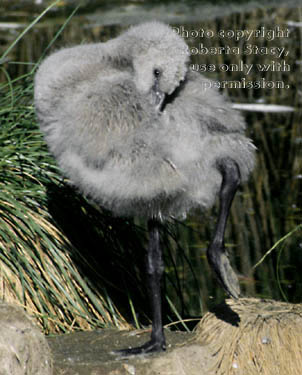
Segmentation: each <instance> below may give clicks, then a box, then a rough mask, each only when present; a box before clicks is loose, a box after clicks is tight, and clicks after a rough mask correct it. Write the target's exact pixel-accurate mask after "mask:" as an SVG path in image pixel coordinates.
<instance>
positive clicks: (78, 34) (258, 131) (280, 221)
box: [0, 1, 302, 316]
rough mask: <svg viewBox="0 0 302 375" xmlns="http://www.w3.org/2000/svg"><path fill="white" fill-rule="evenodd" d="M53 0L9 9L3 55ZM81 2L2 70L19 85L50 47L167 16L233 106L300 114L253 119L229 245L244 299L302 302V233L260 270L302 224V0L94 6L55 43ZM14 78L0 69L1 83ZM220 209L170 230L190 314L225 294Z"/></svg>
mask: <svg viewBox="0 0 302 375" xmlns="http://www.w3.org/2000/svg"><path fill="white" fill-rule="evenodd" d="M49 3H50V2H48V1H35V2H34V1H31V2H30V1H9V2H8V1H3V2H2V4H1V5H0V40H1V45H0V54H2V52H3V51H5V50H6V48H7V47H8V46H9V45H11V43H12V42H13V41H14V40H15V38H16V37H17V36H18V35H19V33H20V32H21V30H23V29H24V27H25V26H26V25H28V24H29V23H30V22H32V21H33V20H34V18H35V17H36V16H37V15H38V14H39V13H40V12H41V9H45V7H46V5H48V4H49ZM78 3H79V2H77V1H65V2H64V1H61V2H59V3H58V5H57V6H56V7H55V8H53V9H52V10H51V11H49V13H48V14H47V16H46V17H44V18H43V19H42V20H41V21H40V22H39V23H38V24H37V25H36V26H35V27H33V28H32V29H31V30H30V31H29V32H28V33H27V34H26V35H25V36H24V37H23V38H22V40H21V41H20V42H19V43H18V44H17V45H16V47H15V48H13V49H12V50H11V52H10V53H9V54H8V55H7V56H6V58H5V62H4V65H3V66H4V67H5V69H6V70H7V72H8V74H9V75H10V77H11V79H12V78H14V77H16V76H18V75H20V74H24V73H26V72H28V71H29V69H31V67H32V66H33V64H34V63H36V62H37V61H38V60H39V59H40V57H41V56H42V54H43V52H44V51H45V49H46V48H47V47H48V52H50V51H52V50H55V49H57V48H59V47H61V46H65V45H74V44H78V43H83V42H90V41H92V42H96V41H106V40H108V39H109V38H112V37H114V36H116V35H117V34H118V33H120V32H121V31H122V30H124V29H125V28H126V27H127V26H128V25H129V24H132V23H137V22H140V21H144V20H149V19H159V20H162V21H165V22H169V23H171V24H172V25H173V26H174V27H176V28H178V29H179V32H182V33H183V36H184V37H186V40H187V42H188V45H189V46H190V50H191V54H192V64H194V69H195V70H199V71H201V72H203V73H204V74H206V75H207V76H208V77H209V78H211V79H213V80H214V82H215V84H216V85H218V86H219V87H220V88H221V90H222V91H224V92H226V93H227V94H228V95H229V96H230V97H231V98H232V100H233V101H234V102H236V103H239V104H240V103H253V104H264V105H265V104H277V105H286V106H289V107H291V108H292V109H293V111H292V112H276V113H270V112H265V111H260V112H256V111H251V112H245V116H246V120H247V132H248V134H249V136H250V137H251V138H252V139H253V140H254V142H255V144H256V146H257V148H258V152H257V167H256V169H255V171H254V173H253V175H252V176H251V178H250V181H249V183H248V184H246V185H244V186H243V187H242V188H241V189H240V191H239V192H238V194H237V196H236V198H235V200H234V203H233V206H232V210H231V215H230V220H229V223H228V227H227V233H226V246H227V248H228V250H229V252H230V257H231V259H232V262H233V264H234V266H235V268H236V269H237V271H238V273H239V278H240V282H241V287H242V291H243V293H244V294H246V295H248V296H258V297H264V298H275V299H283V300H288V301H290V302H301V296H302V274H301V271H300V270H301V268H302V237H301V229H300V230H299V231H296V232H295V233H293V234H292V235H291V236H290V237H289V238H287V239H286V240H285V241H283V242H282V243H280V244H279V245H278V246H277V247H276V248H275V249H274V250H273V251H272V252H271V253H270V254H269V255H268V256H267V258H266V259H265V260H264V261H263V262H262V263H261V264H260V265H259V266H258V267H257V268H256V269H255V270H254V269H253V266H254V265H255V264H256V263H257V261H258V260H259V259H260V258H261V257H262V256H263V255H264V254H265V253H266V252H267V251H268V250H269V249H271V247H272V246H273V245H274V244H275V243H276V242H277V241H278V240H280V239H281V238H282V237H283V236H285V235H286V234H287V233H289V232H290V231H292V230H293V229H295V228H296V227H297V225H299V224H301V218H302V213H301V198H302V197H301V191H302V189H301V181H302V167H301V166H302V153H301V144H302V130H301V124H302V113H301V102H302V85H301V83H302V82H301V80H302V78H301V77H302V74H301V73H302V52H301V40H302V37H301V35H302V25H301V22H302V8H301V7H300V8H299V7H298V2H296V1H292V2H289V1H286V2H282V1H275V2H261V3H259V4H258V5H257V4H256V3H255V2H252V3H247V4H246V2H236V3H235V2H234V3H230V2H228V3H227V5H224V4H223V3H222V2H217V3H216V4H213V3H210V4H209V3H206V2H202V3H201V2H194V1H187V2H176V3H175V2H170V1H165V2H160V1H157V2H152V3H149V2H135V1H133V2H129V1H126V2H125V1H123V2H122V1H121V2H116V3H115V4H114V5H112V2H108V3H107V2H105V3H104V1H90V2H89V4H88V2H86V5H84V6H83V7H82V8H80V9H79V10H78V12H77V14H76V15H75V16H74V17H73V18H72V19H71V21H70V22H69V23H68V25H67V26H66V27H65V28H64V30H63V32H62V33H60V35H59V36H58V38H57V39H56V41H55V42H54V43H53V44H52V45H51V46H49V42H50V41H51V40H52V39H53V38H54V36H55V35H56V33H57V32H58V30H59V29H60V27H61V25H62V24H63V23H64V22H65V20H66V18H67V17H68V15H69V14H70V13H71V12H72V10H73V9H74V7H75V5H77V4H78ZM100 4H102V6H101V5H100ZM110 4H111V5H110ZM4 23H5V24H4ZM244 30H246V31H245V32H244ZM5 80H7V75H5V74H4V72H3V70H1V72H0V81H5ZM217 210H218V207H214V208H213V210H211V211H210V212H207V213H203V214H202V215H200V214H194V215H192V216H190V217H189V218H188V219H187V220H186V226H184V225H183V224H182V223H179V224H177V225H176V226H174V227H173V229H171V230H173V233H174V236H175V241H170V251H167V252H166V264H167V268H166V282H165V284H166V287H167V290H168V294H169V298H170V300H171V301H173V303H175V305H176V307H177V309H178V311H180V312H182V314H183V316H195V315H200V312H201V311H204V310H205V309H207V308H208V307H209V306H211V304H212V303H215V304H216V303H217V302H219V301H220V300H222V299H223V298H224V297H225V295H224V292H223V291H222V290H221V289H220V288H218V287H217V283H216V281H215V280H214V278H213V275H212V274H211V272H210V269H209V266H208V264H207V261H206V255H205V251H206V248H207V245H208V243H209V239H210V238H211V235H212V233H213V230H214V226H215V220H216V218H217ZM176 271H177V272H176ZM175 275H177V277H176V276H175Z"/></svg>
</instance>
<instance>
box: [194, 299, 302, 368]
mask: <svg viewBox="0 0 302 375" xmlns="http://www.w3.org/2000/svg"><path fill="white" fill-rule="evenodd" d="M196 340H197V341H198V342H199V343H202V344H207V345H209V347H210V350H211V352H212V355H213V357H215V358H216V361H215V366H214V368H213V374H217V375H223V374H228V375H233V374H234V375H235V374H236V375H258V374H261V375H279V374H280V375H285V374H286V375H300V374H301V368H302V304H297V305H294V304H289V303H284V302H276V301H273V300H260V299H254V298H243V299H239V300H237V301H235V300H227V301H226V303H225V304H223V305H220V306H218V307H217V308H215V310H214V311H213V312H211V313H207V314H206V315H205V316H204V318H203V319H202V320H201V322H200V324H199V326H198V327H197V337H196Z"/></svg>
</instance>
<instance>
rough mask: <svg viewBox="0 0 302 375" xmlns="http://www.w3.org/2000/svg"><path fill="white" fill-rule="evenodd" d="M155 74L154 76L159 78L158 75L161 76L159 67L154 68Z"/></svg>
mask: <svg viewBox="0 0 302 375" xmlns="http://www.w3.org/2000/svg"><path fill="white" fill-rule="evenodd" d="M153 74H154V76H155V77H156V78H158V77H159V76H160V74H161V71H160V70H159V69H154V70H153Z"/></svg>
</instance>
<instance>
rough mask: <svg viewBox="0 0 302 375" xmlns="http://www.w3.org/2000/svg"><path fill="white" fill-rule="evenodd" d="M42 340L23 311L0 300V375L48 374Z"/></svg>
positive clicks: (48, 354)
mask: <svg viewBox="0 0 302 375" xmlns="http://www.w3.org/2000/svg"><path fill="white" fill-rule="evenodd" d="M52 374H53V369H52V360H51V352H50V349H49V346H48V344H47V341H46V339H45V338H44V336H43V335H42V333H41V332H40V331H39V329H38V327H37V326H36V325H35V324H34V323H33V322H32V320H31V318H30V317H29V316H28V315H27V314H26V313H25V311H24V310H23V309H22V308H20V307H18V306H14V305H10V304H6V303H0V375H52Z"/></svg>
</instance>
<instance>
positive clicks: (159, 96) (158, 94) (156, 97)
mask: <svg viewBox="0 0 302 375" xmlns="http://www.w3.org/2000/svg"><path fill="white" fill-rule="evenodd" d="M165 96H166V94H165V93H163V92H162V91H160V89H159V84H158V82H156V83H155V84H154V85H153V87H152V101H153V103H154V105H155V108H156V110H157V111H159V112H160V111H161V108H162V104H163V102H164V100H165Z"/></svg>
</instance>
